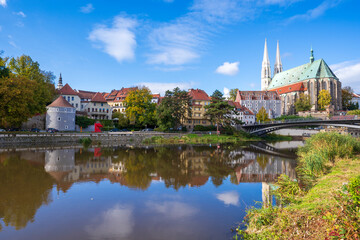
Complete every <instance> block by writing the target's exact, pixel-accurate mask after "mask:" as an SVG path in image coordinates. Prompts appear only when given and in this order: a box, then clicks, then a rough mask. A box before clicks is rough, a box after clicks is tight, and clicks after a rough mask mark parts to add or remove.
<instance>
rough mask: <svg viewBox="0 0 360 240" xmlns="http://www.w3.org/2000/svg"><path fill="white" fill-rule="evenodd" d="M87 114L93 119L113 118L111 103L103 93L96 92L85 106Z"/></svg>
mask: <svg viewBox="0 0 360 240" xmlns="http://www.w3.org/2000/svg"><path fill="white" fill-rule="evenodd" d="M84 108H85V111H86V112H87V115H88V116H89V117H90V118H92V119H111V117H112V111H111V107H110V105H109V104H108V103H107V101H106V100H105V98H104V96H103V95H102V94H101V93H99V92H98V93H96V94H95V95H94V96H93V97H92V98H91V99H90V101H89V102H88V103H87V104H86V105H85V106H84Z"/></svg>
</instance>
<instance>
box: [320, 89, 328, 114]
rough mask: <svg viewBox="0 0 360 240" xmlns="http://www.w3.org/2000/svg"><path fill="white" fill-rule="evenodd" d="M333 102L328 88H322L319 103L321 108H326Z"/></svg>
mask: <svg viewBox="0 0 360 240" xmlns="http://www.w3.org/2000/svg"><path fill="white" fill-rule="evenodd" d="M330 102H331V95H330V92H329V91H328V90H325V89H323V90H321V91H320V93H319V99H318V105H319V109H320V110H325V107H326V106H328V105H329V104H330Z"/></svg>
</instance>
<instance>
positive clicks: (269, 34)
mask: <svg viewBox="0 0 360 240" xmlns="http://www.w3.org/2000/svg"><path fill="white" fill-rule="evenodd" d="M359 8H360V1H358V0H121V1H118V0H76V1H74V0H52V1H43V0H32V1H25V0H0V50H2V51H4V54H3V55H4V56H19V55H21V54H27V55H30V56H31V57H32V58H33V59H34V60H36V61H38V62H39V63H40V65H41V67H42V69H45V70H50V71H52V72H54V74H55V75H56V76H58V75H59V74H60V72H61V73H62V75H63V80H64V82H67V83H69V84H70V85H71V86H72V87H73V88H76V89H86V90H93V91H110V90H112V89H119V88H121V87H130V86H136V85H145V86H148V87H150V89H151V90H152V91H153V92H163V91H165V90H166V89H169V88H170V89H171V88H174V87H175V86H179V87H181V88H183V89H187V88H201V89H204V90H205V91H207V92H208V93H209V94H211V93H212V92H213V91H214V90H215V89H219V90H221V91H224V90H225V92H226V89H231V88H240V89H241V90H259V89H260V70H261V61H262V55H263V47H264V40H265V38H267V41H268V48H269V55H270V62H271V65H272V68H273V64H274V60H275V51H276V41H277V40H279V41H280V51H281V55H282V62H283V67H284V69H285V70H286V69H289V68H292V67H295V66H298V65H301V64H304V63H306V62H308V61H309V56H310V48H311V46H312V47H313V49H314V55H315V59H318V58H323V59H324V60H325V61H326V62H327V63H328V64H329V65H330V66H331V67H332V68H333V70H334V72H335V73H336V74H337V75H338V77H339V78H340V80H341V81H342V82H343V85H344V86H346V85H350V86H352V87H353V88H354V89H355V90H356V91H358V92H360V47H359V40H360V15H359V13H358V10H359Z"/></svg>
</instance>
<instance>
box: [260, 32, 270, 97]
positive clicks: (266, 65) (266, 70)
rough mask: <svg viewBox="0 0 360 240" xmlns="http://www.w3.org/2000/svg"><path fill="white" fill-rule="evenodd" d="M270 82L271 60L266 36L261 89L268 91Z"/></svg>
mask: <svg viewBox="0 0 360 240" xmlns="http://www.w3.org/2000/svg"><path fill="white" fill-rule="evenodd" d="M270 82H271V69H270V60H269V54H268V49H267V44H266V38H265V46H264V57H263V61H262V69H261V91H266V89H267V88H268V86H269V84H270Z"/></svg>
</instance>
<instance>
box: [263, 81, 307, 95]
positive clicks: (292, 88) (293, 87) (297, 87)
mask: <svg viewBox="0 0 360 240" xmlns="http://www.w3.org/2000/svg"><path fill="white" fill-rule="evenodd" d="M305 90H306V89H305V87H304V84H303V83H302V82H298V83H294V84H290V85H286V86H283V87H279V88H274V89H271V90H270V91H275V92H277V93H278V94H284V93H289V92H299V91H305Z"/></svg>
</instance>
